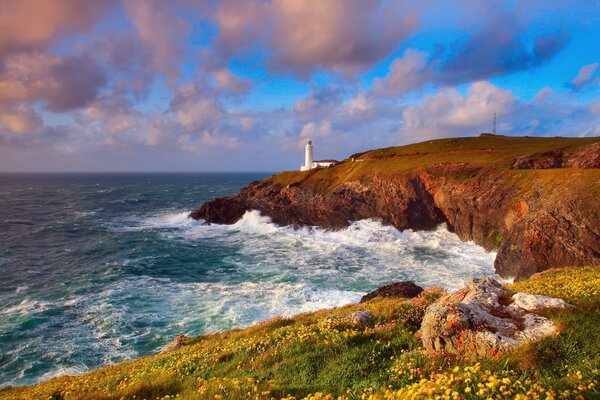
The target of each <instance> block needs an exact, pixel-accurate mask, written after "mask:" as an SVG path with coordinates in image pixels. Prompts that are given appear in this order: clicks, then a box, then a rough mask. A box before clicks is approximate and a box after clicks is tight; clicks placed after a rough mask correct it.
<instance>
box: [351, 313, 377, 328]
mask: <svg viewBox="0 0 600 400" xmlns="http://www.w3.org/2000/svg"><path fill="white" fill-rule="evenodd" d="M350 320H351V321H352V323H354V324H355V325H358V326H359V327H365V326H367V325H370V324H371V321H372V320H373V314H372V313H371V311H356V312H353V313H352V314H350Z"/></svg>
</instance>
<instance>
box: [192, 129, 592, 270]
mask: <svg viewBox="0 0 600 400" xmlns="http://www.w3.org/2000/svg"><path fill="white" fill-rule="evenodd" d="M557 154H558V155H560V156H557ZM545 157H546V158H547V157H550V158H551V159H554V158H555V157H559V159H560V163H554V161H552V166H554V165H558V164H560V166H561V167H560V168H546V166H548V165H549V164H545V163H544V162H542V165H543V168H535V166H536V165H537V164H536V162H537V161H536V162H533V161H532V162H531V165H532V166H533V167H532V168H528V169H521V168H516V167H515V160H516V159H520V160H528V159H531V160H538V159H540V158H541V159H544V158H545ZM599 159H600V138H587V139H567V138H547V139H542V138H509V137H496V136H491V137H490V136H486V137H480V138H462V139H444V140H438V141H432V142H426V143H419V144H415V145H410V146H403V147H398V148H390V149H381V150H374V151H371V152H366V153H362V154H357V155H354V156H352V157H350V158H349V159H347V160H345V161H343V162H340V163H338V164H336V165H335V166H334V167H331V168H323V169H315V170H311V171H307V172H285V173H281V174H277V175H274V176H273V177H271V178H268V179H265V180H263V181H260V182H253V183H251V184H250V185H248V186H247V187H245V188H243V189H242V190H241V191H240V193H239V194H237V195H235V196H231V197H226V198H221V199H216V200H213V201H211V202H208V203H206V204H204V205H202V206H201V207H200V208H199V209H197V210H195V211H194V212H192V213H191V217H192V218H195V219H202V220H204V221H205V222H206V223H223V224H231V223H235V222H236V221H237V220H238V219H240V218H241V217H242V216H243V215H244V213H245V212H246V211H247V210H258V211H260V212H261V213H262V214H264V215H267V216H269V217H270V218H271V219H272V220H273V222H274V223H276V224H279V225H292V226H304V225H309V226H310V225H316V226H321V227H324V228H329V229H339V228H343V227H345V226H348V225H349V223H350V222H352V221H355V220H360V219H365V218H375V219H379V220H381V221H382V222H383V223H385V224H390V225H393V226H395V227H396V228H398V229H400V230H404V229H414V230H428V229H434V228H435V227H436V226H438V225H439V224H442V223H446V224H447V226H448V228H449V229H450V230H452V231H454V232H456V234H457V235H458V236H459V237H460V238H461V239H462V240H472V241H474V242H475V243H478V244H480V245H481V246H483V247H485V248H486V249H488V250H496V251H497V257H496V261H495V268H496V271H497V272H498V273H499V274H500V275H501V276H503V277H511V278H516V279H524V278H527V277H528V276H531V275H532V274H534V273H536V272H540V271H543V270H546V269H548V268H554V267H566V266H577V265H589V264H594V263H598V261H599V260H600V200H599V199H600V169H599V168H597V167H594V166H595V165H596V164H595V162H596V161H594V160H599ZM588 160H590V161H589V162H588Z"/></svg>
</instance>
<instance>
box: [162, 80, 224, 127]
mask: <svg viewBox="0 0 600 400" xmlns="http://www.w3.org/2000/svg"><path fill="white" fill-rule="evenodd" d="M171 112H172V113H173V114H174V115H175V118H176V120H177V121H178V122H179V123H180V124H181V126H182V128H183V132H185V133H199V132H200V131H202V130H205V129H207V128H209V127H210V126H211V124H213V123H215V122H217V121H219V120H220V119H221V118H222V116H223V114H224V110H223V106H222V105H221V103H220V102H219V101H218V100H217V99H216V97H214V95H213V93H212V92H211V91H210V89H209V88H208V87H206V86H205V85H202V84H193V83H189V84H185V85H181V86H180V87H178V88H177V92H176V94H175V96H174V98H173V100H172V101H171Z"/></svg>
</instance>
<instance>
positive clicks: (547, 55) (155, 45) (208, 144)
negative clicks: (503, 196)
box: [0, 0, 600, 172]
mask: <svg viewBox="0 0 600 400" xmlns="http://www.w3.org/2000/svg"><path fill="white" fill-rule="evenodd" d="M598 38H600V1H598V0H580V1H574V0H521V1H482V0H480V1H470V0H456V1H448V0H446V1H437V0H432V1H426V2H425V1H424V2H418V1H414V0H411V1H392V0H390V1H385V0H381V1H377V0H305V1H302V0H271V1H269V0H262V1H259V0H257V1H252V0H245V1H242V0H223V1H212V0H197V1H194V0H173V1H168V2H167V1H162V0H102V1H98V0H2V2H1V3H0V171H2V172H62V171H69V172H90V171H165V172H170V171H279V170H293V169H298V168H299V167H300V165H301V164H302V162H303V157H304V154H303V147H304V144H305V142H306V140H307V139H308V138H312V139H313V141H314V148H315V158H316V159H330V158H336V159H344V158H346V157H348V156H349V155H351V154H353V153H356V152H359V151H365V150H368V149H373V148H380V147H388V146H397V145H402V144H408V143H414V142H419V141H425V140H431V139H435V138H443V137H456V136H474V135H478V134H479V133H480V132H489V131H491V130H492V119H493V115H494V113H496V115H497V121H498V123H497V124H498V125H497V133H498V134H504V135H521V136H522V135H529V136H577V137H584V136H597V135H600V68H599V62H600V40H599V39H598Z"/></svg>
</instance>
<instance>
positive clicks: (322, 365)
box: [0, 266, 600, 400]
mask: <svg viewBox="0 0 600 400" xmlns="http://www.w3.org/2000/svg"><path fill="white" fill-rule="evenodd" d="M510 287H511V288H512V289H513V290H518V291H527V292H532V293H539V294H545V295H551V296H559V297H562V298H565V299H567V300H568V301H570V302H571V303H572V304H574V305H576V306H577V307H576V308H569V309H564V310H555V311H549V312H546V315H547V316H548V317H550V318H552V319H553V320H554V321H556V322H557V324H558V325H559V327H560V334H559V335H557V336H553V337H548V338H546V339H544V340H542V341H540V342H537V343H533V344H529V345H525V346H521V347H520V348H517V350H516V351H515V352H514V353H511V354H508V355H506V356H504V357H502V358H501V359H499V360H488V361H480V362H477V361H474V360H466V359H456V358H448V357H430V356H428V355H426V354H425V353H424V352H423V350H422V349H421V348H420V345H419V341H418V338H417V336H416V332H417V329H418V327H419V325H420V321H421V318H422V316H423V312H424V310H425V308H426V307H427V306H428V305H429V304H431V303H432V302H433V301H435V299H437V298H438V297H439V295H440V294H441V290H439V289H435V288H434V289H430V290H428V291H426V292H424V293H423V294H422V295H421V296H420V297H419V298H417V299H413V300H402V299H375V300H372V301H370V302H367V303H364V304H357V305H350V306H346V307H341V308H336V309H330V310H322V311H318V312H314V313H307V314H301V315H297V316H294V317H291V318H274V319H273V320H270V321H266V322H264V323H261V324H258V325H256V326H253V327H250V328H247V329H243V330H232V331H228V332H223V333H219V334H211V335H203V336H198V337H195V338H191V339H189V340H187V343H186V344H185V346H184V347H182V348H180V349H177V350H174V351H171V352H168V353H164V354H159V355H156V356H151V357H146V358H141V359H138V360H134V361H131V362H126V363H122V364H118V365H115V366H110V367H106V368H101V369H98V370H96V371H92V372H90V373H87V374H83V375H79V376H65V377H59V378H54V379H51V380H48V381H46V382H43V383H40V384H38V385H34V386H30V387H16V388H10V387H9V388H4V389H1V390H0V399H3V400H4V399H38V398H39V399H49V398H51V399H79V400H83V399H97V400H106V399H122V398H124V399H170V398H179V399H220V398H221V399H245V398H248V399H270V398H283V397H287V398H291V397H295V398H307V399H325V398H337V396H339V397H340V398H342V399H359V398H371V399H403V398H418V399H428V398H435V397H436V396H439V398H448V399H451V398H464V399H475V398H488V397H490V398H522V399H524V398H531V399H535V398H550V399H551V398H600V392H598V389H597V387H596V385H597V384H598V369H599V368H600V329H599V328H598V327H600V266H596V267H586V268H572V269H566V270H560V271H556V272H548V273H545V274H542V275H541V277H540V278H538V279H534V280H528V281H523V282H519V283H516V284H513V285H510ZM357 310H370V311H371V312H372V313H373V314H374V321H373V322H372V324H370V325H369V326H367V327H358V326H356V325H354V324H353V323H352V322H351V321H350V320H349V319H348V318H347V316H348V315H349V314H350V313H352V312H354V311H357ZM332 317H333V318H332ZM328 396H329V397H328ZM369 396H370V397H369ZM579 396H580V397H579Z"/></svg>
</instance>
